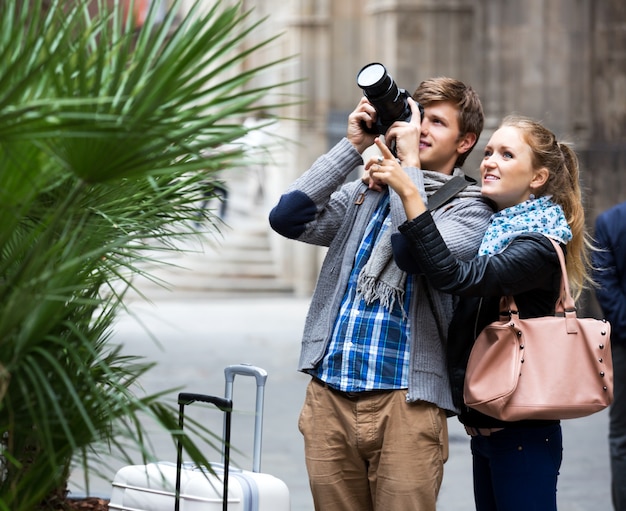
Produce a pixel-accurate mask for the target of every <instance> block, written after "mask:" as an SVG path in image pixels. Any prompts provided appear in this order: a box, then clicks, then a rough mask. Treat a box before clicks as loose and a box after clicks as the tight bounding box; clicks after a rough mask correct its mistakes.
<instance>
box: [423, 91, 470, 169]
mask: <svg viewBox="0 0 626 511" xmlns="http://www.w3.org/2000/svg"><path fill="white" fill-rule="evenodd" d="M459 134H460V131H459V111H458V109H457V107H456V106H455V105H454V104H453V103H451V102H449V101H438V102H436V103H432V104H430V105H429V106H426V107H424V116H423V118H422V125H421V136H420V162H421V167H422V168H423V169H425V170H434V171H436V172H442V173H444V174H451V173H452V169H453V168H454V163H455V162H456V159H457V157H458V155H459V154H461V153H462V152H463V150H462V148H463V147H464V144H463V141H462V140H459Z"/></svg>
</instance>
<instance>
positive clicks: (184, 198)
mask: <svg viewBox="0 0 626 511" xmlns="http://www.w3.org/2000/svg"><path fill="white" fill-rule="evenodd" d="M48 4H49V5H48ZM89 4H90V2H89V1H88V0H74V1H72V2H66V1H61V0H52V1H51V2H47V3H46V2H44V1H43V0H24V1H20V0H4V1H3V2H2V3H0V71H1V72H0V431H2V433H3V437H2V438H3V441H2V442H1V443H0V447H1V449H2V459H3V461H4V463H3V468H4V470H5V477H4V478H3V479H2V480H1V481H0V509H11V510H12V511H16V510H18V511H19V510H32V509H34V508H36V507H37V505H38V503H39V502H41V501H42V499H43V498H44V497H45V496H46V495H47V494H48V493H50V492H53V491H55V490H57V489H58V488H60V487H63V485H64V484H65V483H66V481H67V477H68V471H69V467H70V462H71V460H72V459H73V458H76V462H77V463H78V464H79V465H81V466H83V467H85V468H88V467H93V466H94V465H95V464H96V462H95V461H94V456H97V455H98V454H99V453H102V452H108V450H109V449H111V448H115V449H116V450H117V451H118V452H120V453H121V456H123V457H126V456H130V454H129V453H130V452H131V451H132V450H139V452H141V453H142V455H143V456H144V458H145V459H146V460H147V459H151V458H153V457H154V453H153V452H152V451H151V449H150V446H149V444H147V443H144V442H145V440H146V435H145V432H144V429H143V426H142V425H143V424H144V423H145V421H156V422H157V423H158V424H160V425H161V427H163V428H164V429H165V430H167V431H169V432H170V434H171V436H172V441H175V440H176V439H179V438H180V439H181V441H182V442H183V444H184V445H185V447H186V449H187V450H188V453H189V454H190V455H191V456H192V458H194V459H195V461H196V462H198V463H200V464H203V465H208V461H207V458H206V457H205V454H203V451H202V450H201V449H199V448H198V447H196V445H195V444H194V442H192V441H191V439H190V437H189V436H188V435H187V434H185V433H183V432H181V431H179V430H178V425H177V418H176V414H177V408H176V407H175V406H173V404H170V403H167V402H165V401H164V399H166V397H167V395H169V394H168V393H159V394H158V395H147V396H146V395H140V394H141V393H140V392H138V389H137V387H136V383H137V382H138V381H139V380H140V378H141V377H142V376H143V375H144V374H145V373H146V372H147V371H149V370H151V369H152V364H151V363H150V362H149V361H145V360H143V359H141V358H139V357H132V356H131V357H129V356H122V355H121V353H120V350H119V347H118V346H114V345H112V344H111V336H112V329H113V327H114V320H115V318H116V314H117V312H118V311H119V310H120V309H121V308H123V307H124V306H125V304H124V296H125V292H126V290H127V289H128V288H129V286H133V285H134V282H133V280H134V278H135V277H138V276H146V270H145V268H146V264H145V263H146V262H149V261H150V262H158V261H156V260H155V259H156V258H155V256H154V255H153V254H154V253H155V248H158V249H159V250H161V251H168V250H177V248H176V246H177V245H176V244H174V243H172V241H171V240H172V239H173V238H174V237H178V236H187V235H192V234H193V228H192V227H191V226H192V225H193V224H192V221H194V220H197V218H198V216H199V215H200V216H202V217H204V218H205V219H206V220H207V221H209V222H216V219H214V218H212V216H211V213H210V212H207V211H204V210H202V209H201V208H200V206H199V204H200V201H199V199H201V198H202V197H203V195H204V194H205V193H206V191H207V190H211V187H212V186H213V184H215V183H217V182H219V180H220V178H219V176H218V175H217V173H218V172H219V173H223V172H225V171H227V169H229V168H232V167H234V166H237V165H241V164H243V163H244V162H245V161H246V158H247V156H246V154H245V149H246V148H245V147H244V146H242V145H241V144H238V143H237V140H238V139H239V138H241V137H242V136H243V135H245V134H246V133H247V132H248V131H249V130H250V128H249V127H246V126H244V124H243V122H242V121H243V119H244V118H245V116H247V115H249V114H251V113H254V112H256V111H264V112H267V111H268V109H270V108H273V107H279V106H281V105H285V104H287V100H286V99H285V98H281V97H280V96H277V91H279V90H280V89H281V88H282V87H283V86H284V85H287V84H286V83H279V82H277V81H275V80H271V79H270V80H269V81H267V80H263V83H269V85H266V86H258V85H256V83H257V82H258V78H259V77H260V76H261V75H263V74H264V73H267V72H270V71H271V70H272V68H273V66H276V65H278V64H282V61H276V62H270V63H260V64H259V65H258V66H252V67H250V66H248V64H249V62H250V61H251V60H252V59H253V57H254V54H255V53H256V52H258V51H259V50H261V49H262V48H263V47H264V46H265V45H266V44H268V43H269V42H270V41H271V40H272V39H268V40H267V41H262V42H261V43H259V44H255V45H253V46H251V47H246V45H245V44H244V43H245V41H246V40H247V38H248V37H249V35H250V33H251V31H252V30H253V29H255V28H256V27H257V26H258V23H260V22H251V21H250V17H249V13H247V12H242V11H241V8H240V7H241V6H240V5H235V6H225V5H223V4H222V3H221V2H219V1H218V2H215V3H214V6H213V8H212V9H210V10H209V12H207V13H202V12H201V11H200V9H199V7H198V6H196V8H194V9H192V11H191V12H190V13H188V14H186V15H183V16H182V17H181V16H180V12H179V8H180V4H181V2H179V1H175V2H174V6H173V8H172V10H171V11H170V13H169V14H168V15H167V16H166V18H165V20H164V21H163V22H162V23H161V24H160V25H154V23H153V22H154V20H155V11H154V10H153V11H151V12H150V13H149V15H148V20H147V25H148V26H149V27H150V26H152V25H154V27H153V28H152V29H143V30H141V31H139V32H138V33H133V31H132V30H131V28H132V26H133V23H132V20H130V19H126V18H124V15H123V8H122V6H120V4H119V3H117V2H116V3H115V5H114V6H113V8H111V9H108V8H106V6H105V4H104V2H99V4H100V9H99V11H98V14H96V15H93V14H91V12H92V10H90V9H89ZM244 67H245V70H243V69H244ZM271 122H272V120H271V119H270V120H268V123H271ZM210 225H214V226H216V225H217V224H216V223H212V224H210ZM147 277H148V278H149V277H150V276H149V274H148V275H147ZM189 431H190V432H191V433H193V434H198V435H200V437H201V438H202V439H203V440H201V441H207V442H212V441H213V440H215V438H214V436H213V434H212V433H211V432H210V431H206V430H205V429H204V428H202V426H201V425H198V424H193V423H191V424H190V430H189ZM127 459H129V460H130V458H127ZM87 484H88V482H87Z"/></svg>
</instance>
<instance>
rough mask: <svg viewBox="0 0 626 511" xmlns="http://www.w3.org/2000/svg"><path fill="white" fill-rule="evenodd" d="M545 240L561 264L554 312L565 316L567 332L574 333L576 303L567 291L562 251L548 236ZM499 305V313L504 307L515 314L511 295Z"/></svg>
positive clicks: (567, 285) (575, 328)
mask: <svg viewBox="0 0 626 511" xmlns="http://www.w3.org/2000/svg"><path fill="white" fill-rule="evenodd" d="M546 238H548V239H549V240H550V242H551V243H552V245H553V246H554V249H555V250H556V254H557V256H558V257H559V263H560V264H561V293H560V294H559V297H558V299H557V301H556V305H555V307H554V310H555V312H556V313H560V314H563V315H564V316H565V320H566V324H567V332H568V333H570V334H572V333H576V332H577V327H576V303H575V302H574V298H573V297H572V294H571V292H570V289H569V281H568V279H567V268H566V265H565V256H564V255H563V249H562V248H561V245H560V244H559V243H558V242H557V241H555V240H553V239H552V238H549V237H548V236H546ZM500 305H501V308H500V310H501V311H502V310H503V309H502V306H504V307H505V308H506V307H508V312H509V314H510V313H512V312H513V311H515V312H514V313H517V305H516V304H515V299H514V298H513V295H509V296H503V297H502V300H501V302H500ZM502 314H503V312H500V315H502Z"/></svg>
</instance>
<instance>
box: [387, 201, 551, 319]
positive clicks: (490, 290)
mask: <svg viewBox="0 0 626 511" xmlns="http://www.w3.org/2000/svg"><path fill="white" fill-rule="evenodd" d="M399 229H400V232H401V233H402V235H403V236H404V238H405V241H406V243H407V244H408V251H409V252H410V254H411V256H412V258H413V259H415V263H416V265H417V267H419V269H420V270H421V272H422V273H424V274H425V275H426V277H427V278H428V280H429V281H430V283H431V284H432V285H433V286H434V287H435V288H436V289H438V290H440V291H444V292H447V293H452V294H456V295H460V296H502V295H517V294H520V293H527V292H528V291H533V290H538V291H550V292H554V289H555V277H556V288H557V291H558V287H559V286H558V282H560V273H561V272H560V264H559V259H558V256H557V254H556V252H555V250H554V247H553V246H552V243H551V242H550V240H549V239H547V238H546V237H545V236H544V235H542V234H538V233H526V234H521V235H520V236H518V237H516V238H515V239H514V240H513V241H512V242H511V243H510V244H509V245H508V247H507V248H506V249H505V250H504V251H503V252H501V253H499V254H496V255H492V256H477V257H475V258H474V259H472V260H470V261H462V260H459V259H456V258H455V257H454V256H453V255H452V254H451V252H450V250H448V247H447V246H446V244H445V242H444V240H443V238H442V237H441V235H440V233H439V231H438V230H437V226H436V225H435V223H434V222H433V219H432V216H431V215H430V214H427V213H425V214H422V215H419V216H418V217H416V218H414V219H413V220H411V221H408V222H405V223H404V224H402V225H401V226H400V227H399ZM518 305H520V308H521V304H519V303H518Z"/></svg>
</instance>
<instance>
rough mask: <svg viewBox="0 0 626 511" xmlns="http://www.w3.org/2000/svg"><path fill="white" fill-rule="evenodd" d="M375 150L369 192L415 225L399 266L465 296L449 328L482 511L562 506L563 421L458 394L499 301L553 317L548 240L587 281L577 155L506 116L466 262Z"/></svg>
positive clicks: (556, 276) (486, 168) (577, 280)
mask: <svg viewBox="0 0 626 511" xmlns="http://www.w3.org/2000/svg"><path fill="white" fill-rule="evenodd" d="M377 145H378V147H379V149H380V150H381V151H382V154H383V157H384V158H383V159H382V162H380V159H379V160H377V159H372V160H371V161H369V162H368V163H367V165H366V170H367V171H368V172H369V177H370V186H373V187H375V186H382V185H388V186H390V187H391V188H392V189H393V190H395V192H396V193H397V194H398V195H399V196H400V198H401V199H402V203H403V206H404V209H405V212H406V215H407V218H408V219H410V220H409V221H407V222H405V223H404V224H402V225H401V226H400V232H401V233H402V234H396V236H397V238H396V240H395V243H394V246H395V248H396V249H398V247H400V250H399V251H398V253H397V254H396V255H397V257H396V259H397V261H398V264H399V265H400V266H401V267H403V269H404V270H406V271H411V272H413V273H423V274H425V275H426V277H427V278H428V281H429V283H430V284H431V285H432V286H433V287H435V288H436V289H439V290H441V291H445V292H449V293H453V294H456V295H459V296H461V297H462V298H461V300H460V302H459V306H458V309H457V312H456V313H455V317H454V318H453V320H452V323H451V325H450V327H449V330H448V347H447V349H448V357H449V364H450V376H451V382H452V386H453V393H454V395H455V399H456V404H457V406H459V409H460V415H459V419H460V421H461V422H462V423H463V424H464V425H465V427H466V430H467V432H468V433H469V434H470V435H471V436H472V438H471V449H472V455H473V470H474V498H475V502H476V509H477V510H478V511H492V510H493V511H518V510H519V511H531V510H541V511H550V510H556V486H557V477H558V472H559V467H560V465H561V458H562V437H561V426H560V423H559V421H535V420H533V421H530V420H529V421H519V422H503V421H499V420H497V419H494V418H492V417H489V416H486V415H483V414H481V413H479V412H477V411H475V410H472V409H470V408H467V407H466V406H464V405H463V400H462V392H463V380H464V375H465V367H466V364H467V358H468V356H469V351H470V350H471V346H472V344H473V342H474V339H475V338H476V337H477V335H478V333H479V332H480V331H481V330H482V328H483V327H484V326H485V325H486V324H487V323H490V322H492V321H495V320H497V319H498V304H499V299H500V297H501V296H503V295H513V296H514V297H515V301H516V303H517V305H518V308H519V313H520V316H521V317H537V316H545V315H548V314H553V313H554V306H555V303H556V300H557V297H558V294H559V289H560V279H561V270H560V265H559V260H558V256H557V254H556V252H555V249H554V247H553V246H552V244H551V243H550V241H549V240H548V238H547V237H546V236H548V237H550V238H552V239H555V240H558V241H559V242H560V243H561V246H563V247H565V245H567V271H568V276H569V279H570V286H571V288H572V290H573V292H574V294H575V296H579V294H580V291H581V290H582V287H583V284H584V283H585V282H586V280H587V278H588V277H587V272H586V267H587V258H588V256H587V252H586V247H587V242H586V234H585V231H584V211H583V206H582V200H581V190H580V186H579V181H578V161H577V158H576V155H575V154H574V152H573V151H572V150H571V149H570V148H569V147H567V146H565V145H563V144H561V143H559V142H558V141H557V140H556V137H555V135H554V134H553V133H552V132H550V131H549V130H547V129H546V128H545V127H543V126H542V125H541V124H539V123H537V122H535V121H532V120H530V119H525V118H520V117H507V118H506V119H504V121H503V122H502V124H501V126H500V128H499V129H498V130H497V131H496V132H495V133H494V134H493V136H492V137H491V139H490V141H489V143H488V144H487V147H486V148H485V153H484V158H483V161H482V163H481V166H480V172H481V177H482V194H483V196H484V197H486V198H487V199H489V200H491V201H492V202H493V204H494V207H495V209H496V213H495V214H494V215H493V217H492V222H491V224H490V226H489V228H488V229H487V232H486V233H485V236H484V238H483V242H482V245H481V247H480V249H479V253H478V256H477V257H476V258H475V259H473V260H471V261H461V260H458V259H456V258H454V257H453V256H452V254H451V253H450V251H449V250H448V248H447V247H446V244H445V241H444V240H443V239H442V237H441V236H440V234H439V231H438V230H437V227H436V226H435V224H434V223H433V221H432V218H431V215H430V214H429V213H428V211H427V207H426V204H425V203H424V198H423V197H421V196H420V194H419V193H418V191H417V187H416V186H415V185H414V183H413V182H412V181H410V180H408V179H407V178H406V177H405V175H404V172H402V169H401V168H399V165H398V164H397V163H396V161H395V159H394V158H393V155H392V154H391V153H390V152H389V150H388V149H387V148H386V147H385V146H384V144H383V143H381V142H380V141H377ZM398 237H399V238H401V241H402V243H398V241H399V240H398ZM402 249H404V252H408V253H409V254H410V258H409V259H408V260H407V258H406V257H404V258H402V257H400V256H401V254H402Z"/></svg>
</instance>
